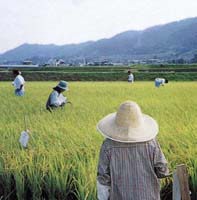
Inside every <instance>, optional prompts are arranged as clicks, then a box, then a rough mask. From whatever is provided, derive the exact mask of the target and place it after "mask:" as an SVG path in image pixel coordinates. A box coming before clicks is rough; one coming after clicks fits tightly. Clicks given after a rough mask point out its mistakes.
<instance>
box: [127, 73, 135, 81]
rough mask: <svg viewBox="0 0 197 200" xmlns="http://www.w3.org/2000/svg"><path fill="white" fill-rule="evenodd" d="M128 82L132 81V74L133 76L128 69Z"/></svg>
mask: <svg viewBox="0 0 197 200" xmlns="http://www.w3.org/2000/svg"><path fill="white" fill-rule="evenodd" d="M128 82H129V83H133V82H134V76H133V74H132V73H131V71H130V70H129V71H128Z"/></svg>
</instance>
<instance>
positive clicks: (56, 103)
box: [46, 81, 68, 111]
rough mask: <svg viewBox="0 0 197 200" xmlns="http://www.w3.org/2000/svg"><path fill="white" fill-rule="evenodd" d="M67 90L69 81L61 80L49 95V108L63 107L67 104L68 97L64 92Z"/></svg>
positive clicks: (47, 104) (47, 105) (47, 106)
mask: <svg viewBox="0 0 197 200" xmlns="http://www.w3.org/2000/svg"><path fill="white" fill-rule="evenodd" d="M66 90H68V83H67V82H66V81H60V82H59V84H58V85H57V86H56V87H54V88H53V92H51V94H50V95H49V98H48V100H47V103H46V108H47V110H49V111H51V110H52V109H54V108H58V107H63V106H64V105H65V104H66V102H67V98H66V97H64V95H63V94H62V93H63V92H64V91H66Z"/></svg>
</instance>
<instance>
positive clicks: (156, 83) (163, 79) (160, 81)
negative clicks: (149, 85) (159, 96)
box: [155, 78, 168, 87]
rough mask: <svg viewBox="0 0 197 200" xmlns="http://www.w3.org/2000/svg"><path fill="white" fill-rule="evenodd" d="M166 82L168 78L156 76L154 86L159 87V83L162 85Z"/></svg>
mask: <svg viewBox="0 0 197 200" xmlns="http://www.w3.org/2000/svg"><path fill="white" fill-rule="evenodd" d="M166 83H168V80H167V79H165V78H156V79H155V87H160V86H161V85H162V86H164V85H165V84H166Z"/></svg>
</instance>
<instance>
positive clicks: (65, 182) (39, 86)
mask: <svg viewBox="0 0 197 200" xmlns="http://www.w3.org/2000/svg"><path fill="white" fill-rule="evenodd" d="M56 84H57V82H27V83H26V94H25V96H24V97H21V98H20V97H16V96H14V93H13V87H12V85H11V84H10V83H8V82H3V83H1V85H0V101H1V104H0V110H1V115H0V141H1V143H0V186H1V185H3V188H2V190H0V198H2V199H10V200H13V199H14V200H15V199H18V200H21V199H27V196H28V198H29V199H33V200H37V199H54V200H55V199H59V200H64V199H73V200H74V199H81V200H85V199H86V200H94V199H95V200H96V173H97V162H98V155H99V149H100V146H101V144H102V141H103V140H104V138H103V137H102V136H101V135H100V134H99V133H98V132H97V130H96V124H97V123H98V121H99V120H100V119H101V118H103V117H104V116H105V115H107V114H109V113H111V112H116V111H117V108H118V106H119V105H120V103H122V102H123V101H125V100H133V101H136V102H137V103H138V104H139V105H140V106H141V108H142V111H143V112H144V113H147V114H149V115H151V116H152V117H153V118H155V119H156V120H157V122H158V124H159V134H158V140H159V142H160V144H161V147H162V150H163V151H164V154H165V156H166V158H167V160H168V162H169V167H170V171H173V170H174V169H175V168H176V165H177V164H181V163H185V164H186V165H187V168H188V171H189V176H190V189H191V191H192V193H193V194H195V192H196V191H197V178H196V177H197V175H196V172H197V162H196V155H197V148H196V145H197V133H196V130H197V101H196V99H197V93H196V91H197V84H196V82H170V83H169V84H167V85H165V86H164V87H160V88H155V87H154V83H153V82H137V83H134V84H128V83H127V82H71V83H69V88H70V90H69V91H68V92H65V96H67V97H68V99H69V100H70V101H71V102H72V104H73V105H72V106H71V105H66V106H65V108H63V109H59V110H56V111H55V112H53V113H49V112H48V111H46V110H45V102H46V100H47V98H48V96H49V93H50V92H51V90H52V88H53V87H54V85H56ZM24 116H26V125H25V124H24ZM25 126H26V127H27V128H28V129H30V132H31V133H30V140H29V144H28V148H27V149H23V148H22V147H20V145H19V142H18V140H19V137H20V133H21V131H23V130H24V129H25ZM170 184H171V179H167V180H164V181H163V183H162V188H163V189H164V191H167V192H168V193H169V194H170V192H171V191H169V188H170V187H169V186H170ZM164 193H165V192H164ZM162 198H163V199H167V197H165V196H162Z"/></svg>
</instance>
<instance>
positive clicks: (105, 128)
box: [97, 101, 159, 143]
mask: <svg viewBox="0 0 197 200" xmlns="http://www.w3.org/2000/svg"><path fill="white" fill-rule="evenodd" d="M158 129H159V128H158V124H157V122H156V121H155V120H154V119H153V118H152V117H150V116H148V115H145V114H143V113H142V112H141V109H140V107H139V106H138V104H137V103H135V102H133V101H126V102H124V103H122V104H121V105H120V107H119V109H118V111H117V112H116V113H111V114H109V115H107V116H106V117H104V118H103V119H101V120H100V121H99V123H98V124H97V130H98V131H99V132H100V133H101V134H102V135H104V136H105V137H107V138H110V139H111V140H114V141H118V142H128V143H137V142H145V141H149V140H151V139H153V138H155V136H156V135H157V133H158Z"/></svg>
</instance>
